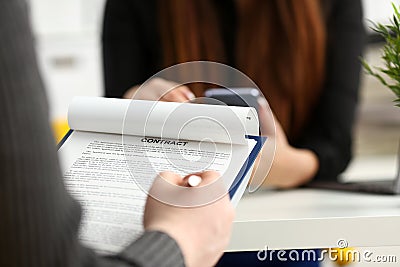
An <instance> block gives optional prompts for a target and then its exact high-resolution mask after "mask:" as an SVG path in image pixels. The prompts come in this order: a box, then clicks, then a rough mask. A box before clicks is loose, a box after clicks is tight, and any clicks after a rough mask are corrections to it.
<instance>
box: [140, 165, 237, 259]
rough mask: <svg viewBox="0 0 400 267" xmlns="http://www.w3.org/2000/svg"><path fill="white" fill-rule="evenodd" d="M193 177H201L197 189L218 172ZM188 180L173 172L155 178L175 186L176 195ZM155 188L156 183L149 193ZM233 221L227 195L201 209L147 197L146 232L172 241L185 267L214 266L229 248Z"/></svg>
mask: <svg viewBox="0 0 400 267" xmlns="http://www.w3.org/2000/svg"><path fill="white" fill-rule="evenodd" d="M196 175H197V176H200V177H201V182H200V184H199V185H198V186H197V187H201V186H204V185H207V184H210V183H212V182H214V181H215V180H216V179H217V178H218V177H219V174H218V173H216V172H211V171H208V172H204V173H200V174H196ZM161 177H162V178H161ZM188 178H189V176H186V177H184V178H182V177H181V176H179V175H178V174H175V173H172V172H163V173H161V174H160V175H159V177H157V179H165V180H167V182H169V183H171V184H173V185H176V186H177V191H176V192H175V193H179V187H182V186H190V185H189V184H190V183H189V182H188ZM155 186H157V183H156V182H155V183H154V184H153V188H152V190H154V187H155ZM152 190H150V192H151V191H152ZM205 192H206V191H205ZM169 193H171V194H173V193H174V192H173V191H171V192H169ZM233 218H234V209H233V207H232V204H231V203H230V199H229V196H228V195H227V194H226V195H225V196H223V197H222V198H220V199H218V200H216V201H214V202H212V203H209V204H206V205H204V206H200V207H189V208H183V207H176V206H171V205H168V204H165V203H162V202H160V201H159V200H156V199H154V198H153V197H152V196H149V197H148V199H147V203H146V208H145V213H144V227H145V229H146V230H155V231H162V232H164V233H167V234H168V235H170V236H171V237H172V238H174V239H175V240H176V242H177V243H178V244H179V246H180V248H181V250H182V253H183V255H184V258H185V263H186V265H187V266H188V267H207V266H214V265H215V263H216V262H217V261H218V259H219V258H220V257H221V256H222V254H223V250H224V249H225V247H226V246H227V245H228V242H229V238H230V234H231V226H232V221H233Z"/></svg>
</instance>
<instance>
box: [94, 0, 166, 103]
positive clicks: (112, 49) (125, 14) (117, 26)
mask: <svg viewBox="0 0 400 267" xmlns="http://www.w3.org/2000/svg"><path fill="white" fill-rule="evenodd" d="M156 9H157V8H156V3H155V1H151V0H146V1H132V0H107V2H106V7H105V13H104V22H103V33H102V51H103V70H104V83H105V84H104V86H105V96H107V97H122V96H123V94H124V93H125V91H126V90H128V89H129V88H131V87H132V86H135V85H138V84H142V83H143V82H145V81H146V79H148V78H150V77H151V76H152V75H154V74H155V73H156V71H157V67H156V66H157V65H158V64H159V60H160V55H159V54H160V49H158V47H159V46H160V41H159V38H158V27H157V16H156V14H157V10H156Z"/></svg>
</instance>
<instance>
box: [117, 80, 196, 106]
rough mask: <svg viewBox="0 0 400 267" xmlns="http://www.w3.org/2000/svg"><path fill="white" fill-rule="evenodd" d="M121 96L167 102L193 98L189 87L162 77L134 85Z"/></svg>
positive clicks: (184, 100)
mask: <svg viewBox="0 0 400 267" xmlns="http://www.w3.org/2000/svg"><path fill="white" fill-rule="evenodd" d="M123 97H124V98H127V99H141V100H154V101H157V100H158V101H168V102H186V101H189V100H191V99H193V98H195V96H194V94H193V93H192V91H190V89H189V87H187V86H185V85H178V84H177V83H175V82H171V81H167V80H164V79H162V78H154V79H151V80H150V81H149V82H147V83H145V84H143V85H142V86H140V85H137V86H134V87H132V88H131V89H129V90H128V91H126V92H125V94H124V96H123Z"/></svg>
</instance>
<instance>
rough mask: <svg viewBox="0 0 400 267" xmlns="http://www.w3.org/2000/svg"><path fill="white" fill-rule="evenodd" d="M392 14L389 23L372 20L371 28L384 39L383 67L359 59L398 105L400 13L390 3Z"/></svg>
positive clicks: (399, 96)
mask: <svg viewBox="0 0 400 267" xmlns="http://www.w3.org/2000/svg"><path fill="white" fill-rule="evenodd" d="M392 6H393V10H394V14H393V18H392V19H391V20H390V24H387V25H384V24H381V23H374V22H372V24H373V26H372V27H371V29H372V30H373V31H375V32H376V33H377V34H379V35H380V36H381V37H383V39H384V40H385V45H384V46H383V54H382V60H383V62H384V67H371V66H370V65H369V64H368V63H367V62H366V61H365V60H364V59H361V61H362V64H363V66H364V69H365V71H366V72H367V74H370V75H372V76H374V77H375V78H377V79H378V80H379V81H380V82H381V83H382V84H383V85H384V86H385V87H387V88H389V89H390V90H391V91H392V92H393V93H394V94H395V96H396V99H395V100H394V101H393V102H394V103H395V106H397V107H400V13H399V9H398V8H397V7H396V6H395V4H393V3H392Z"/></svg>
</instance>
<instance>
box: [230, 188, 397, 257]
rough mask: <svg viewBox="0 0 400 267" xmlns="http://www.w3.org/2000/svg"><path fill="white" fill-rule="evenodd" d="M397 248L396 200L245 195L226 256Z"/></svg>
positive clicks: (302, 192)
mask: <svg viewBox="0 0 400 267" xmlns="http://www.w3.org/2000/svg"><path fill="white" fill-rule="evenodd" d="M339 239H345V240H346V241H347V242H348V244H349V246H357V247H363V246H364V247H378V246H397V245H400V196H383V195H372V194H361V193H349V192H339V191H326V190H317V189H296V190H290V191H258V192H256V193H254V194H249V195H245V196H244V197H243V198H242V200H240V202H239V205H238V207H237V208H236V219H235V222H234V225H233V233H232V238H231V242H230V245H229V247H228V249H227V251H258V250H260V249H263V248H265V247H266V246H267V247H268V249H294V248H328V247H332V248H333V247H338V245H337V242H338V240H339Z"/></svg>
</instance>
